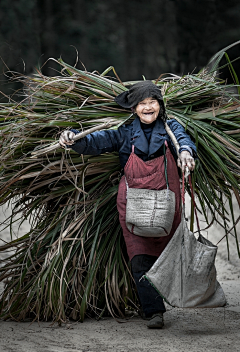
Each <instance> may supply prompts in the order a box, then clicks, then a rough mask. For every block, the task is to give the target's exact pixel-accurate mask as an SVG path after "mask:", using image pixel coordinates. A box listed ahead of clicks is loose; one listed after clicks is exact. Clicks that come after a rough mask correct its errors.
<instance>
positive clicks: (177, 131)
mask: <svg viewBox="0 0 240 352" xmlns="http://www.w3.org/2000/svg"><path fill="white" fill-rule="evenodd" d="M167 123H168V125H169V127H170V128H171V130H172V132H173V133H174V135H175V137H176V139H177V141H178V143H179V146H180V149H179V150H180V152H181V151H183V150H187V151H190V150H189V148H191V151H192V154H193V157H194V158H197V148H196V145H195V144H194V143H193V141H192V140H191V138H190V136H189V135H188V134H187V133H186V132H185V129H184V127H183V126H182V125H181V124H180V123H179V122H177V121H176V120H174V119H172V120H169V121H167ZM174 149H175V148H174Z"/></svg>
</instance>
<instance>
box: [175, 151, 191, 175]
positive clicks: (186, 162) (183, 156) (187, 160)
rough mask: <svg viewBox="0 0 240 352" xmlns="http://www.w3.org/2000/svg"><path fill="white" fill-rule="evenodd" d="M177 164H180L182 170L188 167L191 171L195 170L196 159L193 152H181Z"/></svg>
mask: <svg viewBox="0 0 240 352" xmlns="http://www.w3.org/2000/svg"><path fill="white" fill-rule="evenodd" d="M177 164H178V167H180V168H181V169H182V172H184V171H185V168H186V167H188V168H189V170H190V171H193V170H194V168H195V161H194V159H193V157H192V156H191V154H190V153H189V152H188V151H186V150H183V151H182V152H181V153H180V155H179V158H178V161H177Z"/></svg>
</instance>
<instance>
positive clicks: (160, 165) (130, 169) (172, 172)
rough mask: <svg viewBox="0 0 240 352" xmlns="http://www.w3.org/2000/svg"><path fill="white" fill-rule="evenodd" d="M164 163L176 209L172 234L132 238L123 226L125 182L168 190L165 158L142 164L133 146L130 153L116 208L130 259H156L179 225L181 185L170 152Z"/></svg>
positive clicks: (132, 185)
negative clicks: (140, 255) (138, 257)
mask: <svg viewBox="0 0 240 352" xmlns="http://www.w3.org/2000/svg"><path fill="white" fill-rule="evenodd" d="M166 159H167V176H168V183H169V189H170V190H171V191H173V192H174V193H175V199H176V203H175V204H176V205H175V216H174V221H173V226H172V229H171V232H170V234H169V235H168V236H165V237H141V236H137V235H134V234H132V233H131V232H130V231H129V230H128V229H127V226H126V203H127V200H126V192H127V189H126V182H125V177H126V179H127V182H128V185H129V187H131V188H145V189H155V190H162V189H166V188H167V183H166V179H165V168H164V155H162V156H160V157H158V158H155V159H152V160H149V161H143V160H142V159H140V158H139V157H138V156H137V155H136V154H135V153H134V145H133V146H132V153H131V154H130V156H129V158H128V161H127V163H126V165H125V167H124V176H123V177H122V178H121V181H120V183H119V189H118V197H117V208H118V211H119V220H120V224H121V226H122V229H123V236H124V239H125V242H126V246H127V252H128V256H129V259H130V260H131V259H132V258H133V257H134V256H135V255H139V254H148V255H152V256H156V257H159V255H160V254H161V253H162V251H163V250H164V248H165V247H166V245H167V244H168V242H169V241H170V239H171V238H172V236H173V235H174V232H175V231H176V229H177V227H178V225H179V224H180V221H181V194H180V182H179V175H178V170H177V165H176V162H175V160H174V158H173V156H172V154H171V152H170V150H169V148H167V150H166Z"/></svg>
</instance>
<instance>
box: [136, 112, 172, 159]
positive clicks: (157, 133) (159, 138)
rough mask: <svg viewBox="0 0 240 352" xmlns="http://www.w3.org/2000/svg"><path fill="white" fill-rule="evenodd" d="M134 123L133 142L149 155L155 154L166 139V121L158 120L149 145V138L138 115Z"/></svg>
mask: <svg viewBox="0 0 240 352" xmlns="http://www.w3.org/2000/svg"><path fill="white" fill-rule="evenodd" d="M132 124H133V129H132V139H133V141H132V143H133V144H134V146H135V147H136V148H138V149H139V150H141V151H142V152H143V153H145V154H147V155H148V156H149V155H151V154H154V153H155V152H156V151H157V150H158V149H159V148H161V146H162V144H163V142H164V140H165V138H164V136H165V135H166V130H165V128H164V123H163V121H162V120H160V119H157V120H156V123H155V126H154V127H153V131H152V136H151V139H150V143H149V145H148V141H147V138H146V137H145V134H144V132H143V130H142V128H141V122H140V119H139V117H138V116H137V117H136V118H135V120H134V121H133V123H132Z"/></svg>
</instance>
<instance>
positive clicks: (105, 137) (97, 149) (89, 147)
mask: <svg viewBox="0 0 240 352" xmlns="http://www.w3.org/2000/svg"><path fill="white" fill-rule="evenodd" d="M71 131H72V132H74V133H80V132H79V131H77V130H71ZM122 144H123V133H122V128H121V127H120V128H119V129H118V130H105V131H97V132H93V133H91V134H89V135H87V136H86V137H84V138H82V139H79V140H78V141H76V143H75V144H73V145H72V146H71V148H72V149H73V150H74V151H75V152H77V153H79V154H86V155H99V154H102V153H107V152H118V151H119V149H120V148H121V146H122Z"/></svg>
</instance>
